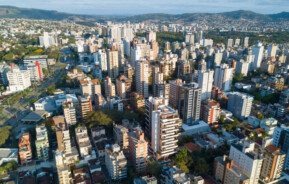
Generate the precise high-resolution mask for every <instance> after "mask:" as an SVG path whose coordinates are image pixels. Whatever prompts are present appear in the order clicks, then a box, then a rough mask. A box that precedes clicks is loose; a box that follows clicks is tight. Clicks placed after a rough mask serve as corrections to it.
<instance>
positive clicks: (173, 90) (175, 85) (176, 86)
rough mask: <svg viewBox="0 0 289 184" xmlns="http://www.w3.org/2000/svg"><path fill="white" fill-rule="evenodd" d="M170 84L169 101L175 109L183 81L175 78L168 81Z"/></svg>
mask: <svg viewBox="0 0 289 184" xmlns="http://www.w3.org/2000/svg"><path fill="white" fill-rule="evenodd" d="M169 84H170V95H169V103H170V106H172V107H173V108H175V109H178V104H179V99H180V94H181V92H180V91H181V88H180V86H182V84H183V81H182V79H176V80H173V81H170V82H169Z"/></svg>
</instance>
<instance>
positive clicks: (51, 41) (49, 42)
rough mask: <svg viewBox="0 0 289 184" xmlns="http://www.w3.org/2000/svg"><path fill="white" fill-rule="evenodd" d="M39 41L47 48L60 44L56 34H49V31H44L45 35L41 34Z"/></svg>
mask: <svg viewBox="0 0 289 184" xmlns="http://www.w3.org/2000/svg"><path fill="white" fill-rule="evenodd" d="M39 43H40V46H41V47H45V48H48V47H50V46H54V45H55V46H57V45H58V41H57V38H56V36H55V35H53V34H49V33H47V32H44V33H43V36H39Z"/></svg>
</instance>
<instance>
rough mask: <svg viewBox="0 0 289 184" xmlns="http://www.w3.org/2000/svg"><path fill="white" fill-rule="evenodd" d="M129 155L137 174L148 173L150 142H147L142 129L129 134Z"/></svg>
mask: <svg viewBox="0 0 289 184" xmlns="http://www.w3.org/2000/svg"><path fill="white" fill-rule="evenodd" d="M129 155H130V160H131V161H132V163H133V165H134V168H135V170H136V172H137V173H140V174H141V173H145V172H146V164H147V163H146V162H147V156H148V142H147V141H146V140H145V137H144V132H143V131H142V129H141V128H140V127H138V128H136V129H135V130H134V131H132V132H129Z"/></svg>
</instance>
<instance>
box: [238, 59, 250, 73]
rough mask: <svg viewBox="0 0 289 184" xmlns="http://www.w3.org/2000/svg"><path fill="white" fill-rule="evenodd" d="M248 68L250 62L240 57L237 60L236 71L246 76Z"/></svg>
mask: <svg viewBox="0 0 289 184" xmlns="http://www.w3.org/2000/svg"><path fill="white" fill-rule="evenodd" d="M249 68H250V63H249V62H248V61H245V60H243V59H241V60H240V61H238V62H237V65H236V73H237V74H243V75H244V76H247V75H248V72H249Z"/></svg>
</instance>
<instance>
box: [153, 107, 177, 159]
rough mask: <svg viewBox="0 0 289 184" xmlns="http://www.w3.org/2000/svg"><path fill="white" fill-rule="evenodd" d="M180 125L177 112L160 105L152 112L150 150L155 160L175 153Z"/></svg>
mask: <svg viewBox="0 0 289 184" xmlns="http://www.w3.org/2000/svg"><path fill="white" fill-rule="evenodd" d="M181 123H182V121H181V119H180V118H179V114H178V112H177V111H176V110H174V109H173V108H171V107H169V106H166V105H160V106H158V108H157V110H155V111H153V112H152V120H151V127H152V128H151V130H152V132H151V148H152V151H153V154H154V157H155V158H157V159H162V158H167V157H168V156H170V155H172V154H174V153H176V150H177V148H178V144H177V143H178V137H179V129H180V126H181Z"/></svg>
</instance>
